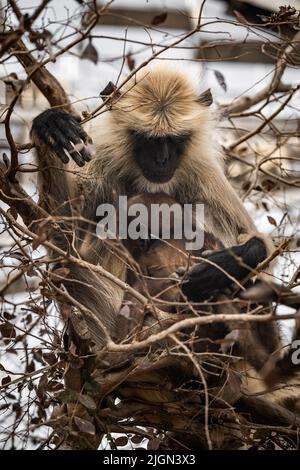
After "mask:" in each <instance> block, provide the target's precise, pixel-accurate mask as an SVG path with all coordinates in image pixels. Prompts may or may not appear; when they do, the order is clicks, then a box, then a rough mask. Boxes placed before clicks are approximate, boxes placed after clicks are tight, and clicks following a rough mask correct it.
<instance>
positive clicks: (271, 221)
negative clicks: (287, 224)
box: [268, 215, 277, 227]
mask: <svg viewBox="0 0 300 470" xmlns="http://www.w3.org/2000/svg"><path fill="white" fill-rule="evenodd" d="M268 221H269V224H271V225H274V227H277V222H276V220H275V219H274V217H271V216H270V215H268Z"/></svg>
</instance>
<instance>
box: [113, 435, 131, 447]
mask: <svg viewBox="0 0 300 470" xmlns="http://www.w3.org/2000/svg"><path fill="white" fill-rule="evenodd" d="M114 442H115V444H116V446H117V447H124V446H127V444H128V437H127V436H120V437H117V439H114Z"/></svg>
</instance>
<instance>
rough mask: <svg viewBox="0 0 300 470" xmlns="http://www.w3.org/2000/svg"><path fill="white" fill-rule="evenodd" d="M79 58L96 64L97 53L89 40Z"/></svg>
mask: <svg viewBox="0 0 300 470" xmlns="http://www.w3.org/2000/svg"><path fill="white" fill-rule="evenodd" d="M80 58H81V59H87V60H90V61H91V62H93V63H94V64H97V62H98V60H99V56H98V51H97V49H96V48H95V46H93V44H92V41H91V40H90V41H89V44H88V45H87V46H86V48H85V49H84V50H83V51H82V53H81V55H80Z"/></svg>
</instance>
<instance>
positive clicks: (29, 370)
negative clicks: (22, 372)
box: [26, 361, 35, 373]
mask: <svg viewBox="0 0 300 470" xmlns="http://www.w3.org/2000/svg"><path fill="white" fill-rule="evenodd" d="M34 371H35V365H34V362H33V361H31V362H30V363H29V364H28V366H27V367H26V372H29V373H30V372H34Z"/></svg>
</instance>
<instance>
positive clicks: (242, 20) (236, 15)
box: [233, 10, 249, 25]
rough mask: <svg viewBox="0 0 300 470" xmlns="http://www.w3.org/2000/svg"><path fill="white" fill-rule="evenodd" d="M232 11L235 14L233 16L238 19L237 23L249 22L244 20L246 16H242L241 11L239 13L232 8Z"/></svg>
mask: <svg viewBox="0 0 300 470" xmlns="http://www.w3.org/2000/svg"><path fill="white" fill-rule="evenodd" d="M233 13H234V14H235V17H236V19H237V20H238V22H239V23H241V24H246V25H248V24H249V22H248V21H247V20H246V18H245V17H244V15H242V13H240V12H239V11H237V10H233Z"/></svg>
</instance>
